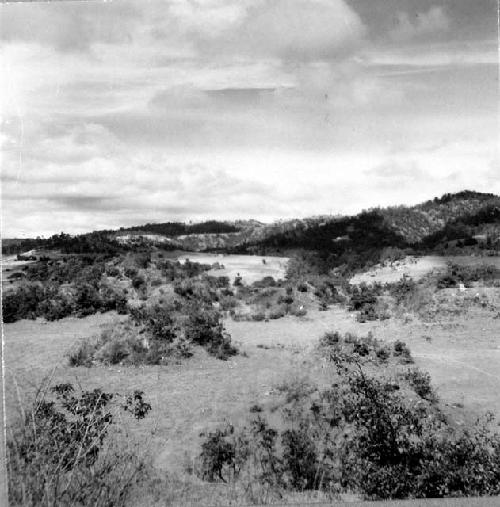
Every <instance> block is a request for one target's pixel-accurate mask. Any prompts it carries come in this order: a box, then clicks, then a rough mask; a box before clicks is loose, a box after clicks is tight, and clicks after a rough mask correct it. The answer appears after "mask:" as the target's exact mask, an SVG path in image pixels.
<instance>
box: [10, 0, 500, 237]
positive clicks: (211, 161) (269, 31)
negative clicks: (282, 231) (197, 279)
mask: <svg viewBox="0 0 500 507" xmlns="http://www.w3.org/2000/svg"><path fill="white" fill-rule="evenodd" d="M497 27H498V14H497V1H496V0H474V1H471V0H135V1H131V0H114V1H107V2H103V1H86V0H82V1H73V2H66V1H56V2H51V3H47V2H43V3H37V2H28V3H7V4H5V3H4V4H2V5H1V6H0V44H1V53H0V62H1V65H2V69H1V72H0V74H1V77H0V87H1V88H0V96H1V98H0V100H1V106H0V111H1V116H2V124H1V125H2V126H1V129H0V143H1V149H2V158H1V185H2V188H1V191H2V195H1V197H2V234H3V236H4V237H34V236H39V235H41V236H49V235H51V234H54V233H59V232H61V231H64V232H67V233H81V232H86V231H91V230H95V229H108V228H118V227H120V226H131V225H139V224H143V223H146V222H165V221H184V220H195V221H198V220H205V219H246V218H255V219H258V220H262V221H266V222H268V221H272V220H276V219H286V218H294V217H305V216H312V215H321V214H339V213H341V214H352V213H357V212H358V211H360V210H362V209H367V208H370V207H374V206H379V205H380V206H387V205H398V204H416V203H418V202H421V201H423V200H427V199H430V198H432V197H434V196H439V195H442V194H443V193H446V192H455V191H459V190H463V189H471V190H477V191H484V192H494V193H497V194H500V164H499V159H500V157H499V141H500V137H499V132H500V130H499V128H498V127H499V125H498V122H499V110H498V77H499V71H498V58H499V52H498V33H497V31H498V28H497Z"/></svg>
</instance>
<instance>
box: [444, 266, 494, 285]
mask: <svg viewBox="0 0 500 507" xmlns="http://www.w3.org/2000/svg"><path fill="white" fill-rule="evenodd" d="M479 280H481V281H482V282H483V283H491V282H494V281H495V280H498V281H500V269H498V268H496V267H495V266H488V265H483V266H459V265H457V264H449V265H448V268H447V271H446V273H444V274H443V275H441V276H440V277H439V278H438V280H437V287H438V289H445V288H449V287H458V285H459V284H460V283H463V284H464V285H465V287H471V284H472V283H473V282H478V281H479Z"/></svg>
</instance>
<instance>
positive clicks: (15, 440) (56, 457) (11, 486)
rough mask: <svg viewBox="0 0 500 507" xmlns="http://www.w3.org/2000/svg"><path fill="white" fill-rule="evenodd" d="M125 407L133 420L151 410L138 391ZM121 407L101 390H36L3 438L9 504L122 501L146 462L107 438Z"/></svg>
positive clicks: (63, 387)
mask: <svg viewBox="0 0 500 507" xmlns="http://www.w3.org/2000/svg"><path fill="white" fill-rule="evenodd" d="M124 406H125V407H127V411H128V412H130V413H131V414H133V416H134V417H135V418H136V419H143V418H144V417H145V416H146V415H147V413H148V412H149V410H150V409H151V405H149V403H147V402H145V401H144V399H143V393H141V392H139V391H136V392H135V393H134V396H133V397H130V400H128V399H126V400H125V405H124ZM124 406H123V405H122V403H120V400H119V397H118V396H117V395H113V394H109V393H106V392H103V391H102V390H100V389H95V390H93V391H81V392H76V391H75V389H74V388H73V386H72V385H71V384H58V385H55V386H53V387H52V388H51V389H50V390H48V391H47V390H46V389H45V390H43V391H42V390H41V394H40V395H39V396H38V397H37V398H36V399H35V402H34V403H33V405H32V407H29V408H28V409H26V408H25V409H24V410H23V416H22V417H21V420H20V421H19V422H18V424H17V426H16V428H15V429H12V431H11V433H10V435H9V438H8V441H7V470H8V492H9V500H10V502H11V504H12V505H116V506H123V505H125V504H126V502H127V501H128V499H129V497H130V492H131V489H132V487H133V486H134V485H135V484H136V483H137V482H138V481H140V480H141V479H142V478H144V477H145V474H146V464H145V463H144V462H143V461H142V460H141V459H140V458H139V457H138V456H137V455H136V454H133V453H130V452H129V451H128V450H127V449H126V448H125V446H124V445H123V443H122V445H119V444H118V441H116V440H115V441H109V438H108V434H109V433H110V430H111V429H112V428H113V427H114V426H115V421H116V420H117V419H119V418H118V417H117V415H118V412H119V411H120V410H121V409H122V407H124Z"/></svg>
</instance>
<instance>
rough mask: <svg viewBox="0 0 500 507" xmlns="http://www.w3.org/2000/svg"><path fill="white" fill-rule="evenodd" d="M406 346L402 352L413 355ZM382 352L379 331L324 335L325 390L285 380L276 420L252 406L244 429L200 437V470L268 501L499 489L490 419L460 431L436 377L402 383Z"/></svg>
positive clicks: (497, 445)
mask: <svg viewBox="0 0 500 507" xmlns="http://www.w3.org/2000/svg"><path fill="white" fill-rule="evenodd" d="M401 343H402V342H397V343H396V344H395V346H394V355H396V356H397V357H400V356H401V355H409V352H408V353H407V352H404V351H405V350H407V349H405V347H404V346H403V345H402V344H401ZM381 350H384V348H383V346H382V345H381V344H379V343H377V342H376V340H374V339H373V338H372V337H371V336H368V337H365V338H357V337H355V336H352V335H345V336H341V335H340V334H339V333H328V334H326V335H325V336H324V337H323V338H322V340H321V342H320V351H321V353H322V354H323V356H324V357H326V358H327V359H328V361H329V362H330V364H332V366H333V367H334V368H335V370H336V372H337V376H336V379H335V381H334V382H333V383H332V384H331V385H330V386H329V387H327V388H326V389H325V388H321V387H319V386H317V385H314V384H310V383H307V382H304V381H299V382H298V383H290V384H284V385H282V386H280V387H279V389H278V392H280V393H281V395H282V400H283V401H282V405H281V408H280V411H279V425H278V426H273V425H271V423H270V422H269V416H270V414H265V413H263V411H262V410H261V409H260V408H259V410H256V409H255V407H251V410H250V416H249V419H248V423H247V424H246V425H245V426H243V427H235V426H234V425H232V424H230V423H227V424H226V425H224V426H222V427H220V428H218V429H216V430H215V431H210V432H208V433H206V434H204V435H202V436H203V437H204V440H203V443H202V445H201V450H200V454H199V456H198V460H197V463H196V466H195V468H194V470H193V471H194V472H195V473H196V474H197V475H198V476H199V477H200V478H202V479H203V480H205V481H209V482H222V483H225V484H227V485H228V487H238V486H239V487H240V488H241V490H242V491H245V492H246V496H247V499H248V500H249V501H253V502H262V503H264V502H269V501H271V500H272V499H278V498H282V497H283V496H284V495H285V494H286V493H287V492H290V491H296V492H304V491H308V490H309V491H311V490H312V491H321V492H323V493H325V494H326V495H327V496H328V497H330V498H336V497H338V495H339V494H341V493H343V492H349V493H353V492H354V493H357V494H359V495H360V496H362V497H364V498H367V499H392V498H426V497H433V498H435V497H448V496H453V497H455V496H476V495H495V494H499V493H500V489H499V484H500V483H499V479H500V435H498V434H496V433H492V432H491V431H490V430H489V429H488V427H489V424H490V423H491V416H489V415H488V416H486V418H484V419H483V420H480V421H478V422H477V423H476V424H475V425H474V426H473V427H471V428H466V429H455V428H454V427H453V426H452V425H450V424H449V423H448V421H447V419H446V417H445V416H444V414H443V413H442V412H441V411H440V410H439V408H438V407H437V406H436V404H435V399H434V398H433V396H432V394H433V391H432V388H431V387H430V383H429V378H428V376H426V375H425V374H423V373H422V372H420V371H418V370H415V369H409V370H406V372H405V373H403V374H402V375H400V377H399V378H400V382H399V383H398V382H396V381H395V380H394V379H387V378H384V377H383V371H385V370H382V367H381V365H382V364H383V363H384V362H385V361H386V360H387V359H388V357H387V356H383V355H382V356H383V359H380V357H379V351H381ZM401 351H403V352H401ZM408 390H413V392H414V393H415V394H416V395H417V398H418V399H414V398H413V397H412V396H411V395H410V394H409V391H408ZM274 420H276V417H274Z"/></svg>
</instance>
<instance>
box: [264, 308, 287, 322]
mask: <svg viewBox="0 0 500 507" xmlns="http://www.w3.org/2000/svg"><path fill="white" fill-rule="evenodd" d="M285 315H286V306H284V305H278V306H276V307H272V308H271V309H270V310H269V312H268V317H269V318H270V319H273V320H274V319H281V318H282V317H284V316H285Z"/></svg>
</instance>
